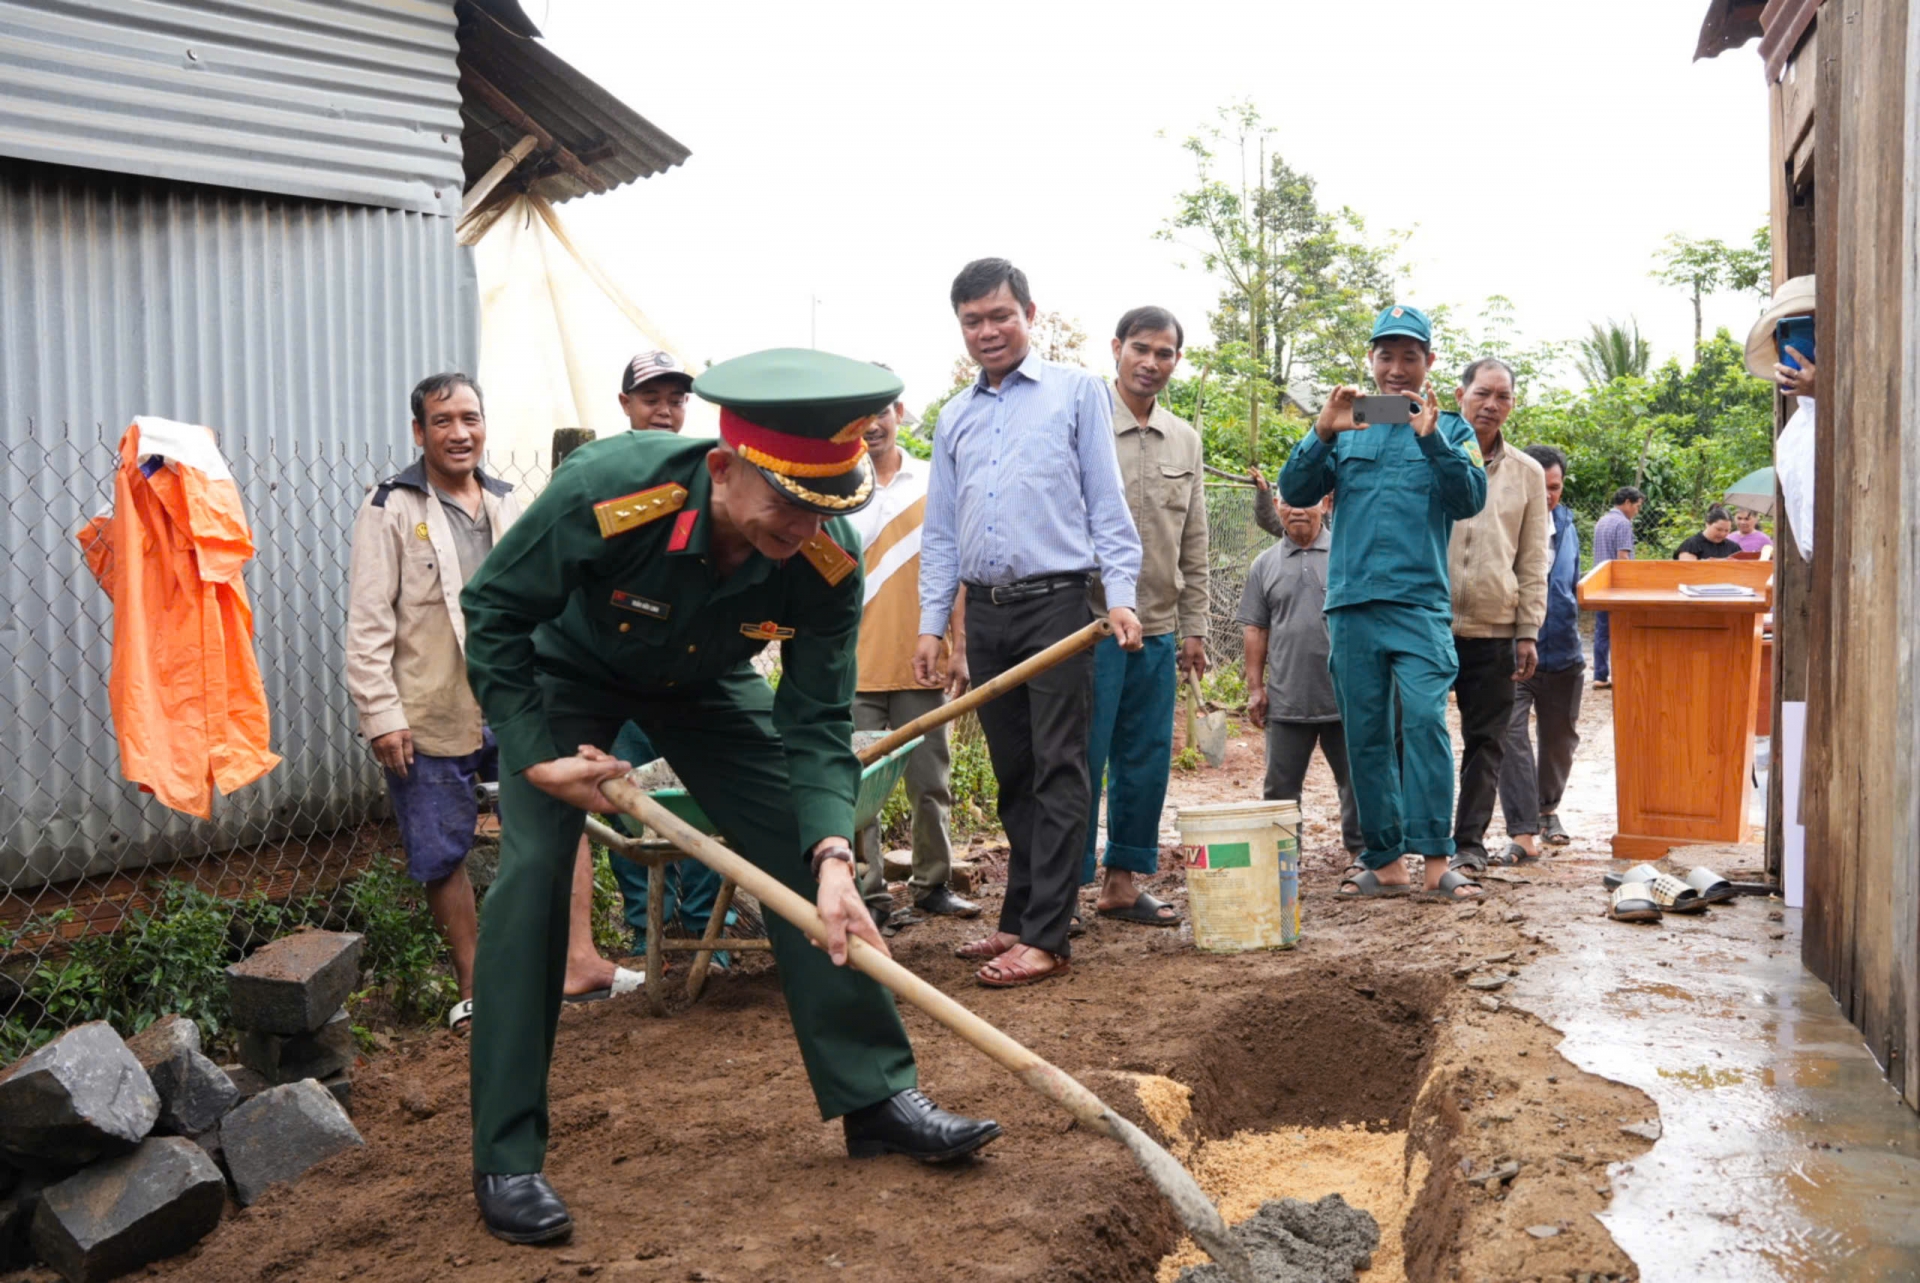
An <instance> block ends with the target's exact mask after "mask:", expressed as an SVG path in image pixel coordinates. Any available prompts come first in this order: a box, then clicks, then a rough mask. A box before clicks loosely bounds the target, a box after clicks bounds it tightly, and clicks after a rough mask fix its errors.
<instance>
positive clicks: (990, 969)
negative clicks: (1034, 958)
mask: <svg viewBox="0 0 1920 1283" xmlns="http://www.w3.org/2000/svg"><path fill="white" fill-rule="evenodd" d="M1047 956H1048V957H1050V958H1053V965H1052V966H1051V967H1048V968H1047V969H1046V970H1045V971H1042V970H1041V969H1040V968H1038V967H1036V966H1034V965H1033V964H1032V963H1029V962H1014V961H1012V960H1010V959H1007V958H1005V957H1000V958H995V959H994V960H993V961H992V962H989V963H988V964H987V965H986V966H984V967H982V968H980V970H978V971H976V972H974V973H973V978H974V979H975V980H978V981H979V982H980V983H981V984H982V985H984V986H986V987H987V988H989V989H1018V988H1020V987H1021V986H1022V985H1037V984H1039V983H1040V982H1041V981H1042V980H1051V979H1053V978H1054V977H1055V976H1064V975H1066V974H1067V973H1068V972H1070V971H1072V970H1073V963H1071V962H1069V961H1068V960H1067V959H1065V958H1060V957H1055V956H1054V955H1053V954H1048V955H1047Z"/></svg>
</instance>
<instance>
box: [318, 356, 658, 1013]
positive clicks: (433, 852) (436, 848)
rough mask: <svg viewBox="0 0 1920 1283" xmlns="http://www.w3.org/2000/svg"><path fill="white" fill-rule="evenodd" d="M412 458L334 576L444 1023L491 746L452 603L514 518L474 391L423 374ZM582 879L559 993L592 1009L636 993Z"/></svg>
mask: <svg viewBox="0 0 1920 1283" xmlns="http://www.w3.org/2000/svg"><path fill="white" fill-rule="evenodd" d="M412 410H413V439H414V443H415V444H416V445H418V446H419V447H420V450H421V454H420V457H419V458H418V459H416V460H414V462H413V463H412V464H411V465H409V466H408V467H407V468H406V469H405V470H404V471H402V472H400V473H399V474H398V475H396V476H393V477H389V478H388V479H387V480H385V481H383V482H381V483H380V484H379V485H377V486H375V487H374V488H373V489H372V490H371V491H370V492H369V493H368V495H367V498H366V501H365V502H364V503H362V504H361V505H360V511H359V514H358V515H357V516H356V517H355V518H354V523H353V560H352V563H351V568H350V570H349V576H348V603H347V690H348V693H349V694H350V695H352V697H353V704H354V708H355V710H356V711H357V712H358V713H359V715H360V733H361V734H362V735H364V736H366V738H367V742H368V743H369V744H370V745H371V746H372V748H373V755H374V757H375V758H376V759H378V760H379V763H380V766H381V769H382V770H383V771H384V772H385V774H386V780H387V793H388V796H389V798H390V799H391V800H392V803H393V814H394V820H395V822H396V823H397V824H398V825H399V828H400V840H401V844H402V845H403V846H404V847H405V849H406V853H407V874H408V876H409V877H411V878H413V880H414V881H416V882H419V883H421V884H422V885H423V886H424V887H425V888H426V895H427V905H428V908H429V909H431V911H432V913H433V920H434V922H435V923H436V924H437V925H438V926H439V928H440V930H441V932H442V933H443V934H444V935H445V936H446V938H447V948H448V950H449V952H451V953H452V955H453V972H454V977H455V979H456V980H457V981H458V982H459V985H460V1001H459V1003H457V1004H456V1005H455V1006H454V1008H453V1010H452V1011H450V1012H448V1013H447V1023H448V1025H449V1026H451V1027H453V1028H455V1029H463V1028H464V1027H465V1026H466V1024H467V1022H468V1021H469V1020H470V1019H471V1018H472V1015H473V953H474V946H475V943H476V941H477V940H478V938H479V921H478V917H477V915H476V913H475V911H474V897H473V884H472V883H471V882H470V881H468V879H467V866H466V860H467V854H468V852H469V851H471V850H472V848H473V836H474V829H475V825H476V823H477V822H478V820H479V802H478V800H477V792H476V790H477V787H478V785H479V783H480V782H481V781H482V780H483V779H490V778H492V777H493V775H494V773H495V772H494V763H495V759H496V756H497V754H496V751H495V749H494V744H493V735H492V732H490V731H489V730H488V729H487V727H486V725H485V723H484V722H483V721H482V719H481V716H480V705H479V704H478V703H476V702H475V700H474V698H473V691H472V689H471V688H470V687H469V686H468V685H467V661H466V654H465V646H466V621H465V619H464V618H463V617H462V615H461V612H460V590H461V588H463V587H464V586H465V585H466V582H467V580H468V579H469V578H470V577H471V576H472V574H473V572H474V571H475V570H477V569H479V566H480V562H481V561H482V560H483V559H484V558H485V557H486V555H487V553H488V552H489V551H490V550H491V549H492V547H493V544H494V540H495V539H497V538H498V537H499V536H500V535H501V534H503V533H504V532H505V531H506V529H507V527H509V526H510V525H512V524H513V522H514V519H515V518H517V517H518V516H519V515H520V505H519V503H518V501H517V500H515V499H514V497H513V487H512V486H510V485H508V484H507V483H506V482H504V481H501V480H498V479H497V478H494V477H489V476H487V475H486V474H485V473H484V472H483V471H481V467H480V461H481V456H482V453H483V452H484V450H485V448H486V442H487V419H486V410H485V408H484V406H483V405H482V403H481V399H480V388H479V385H477V384H476V383H474V381H473V380H472V379H470V378H468V377H467V376H466V375H464V374H436V375H433V376H431V377H430V378H427V379H423V380H422V381H421V382H420V385H419V386H418V387H416V388H414V390H413V397H412ZM592 897H593V871H592V865H591V864H590V863H588V862H587V860H586V858H585V856H584V855H583V856H582V858H581V860H580V862H579V865H578V866H577V867H576V868H575V870H574V902H573V929H572V933H571V936H570V948H569V952H568V959H567V992H568V993H569V994H571V995H575V996H584V995H590V994H598V995H604V994H605V993H607V992H610V991H611V990H612V989H613V988H615V987H616V986H617V985H618V984H619V982H620V981H622V980H623V979H628V978H630V980H629V983H628V985H627V987H632V985H634V984H637V983H638V982H639V976H638V974H637V973H633V972H627V973H625V976H622V975H621V974H620V969H618V968H615V967H614V966H613V964H612V963H610V962H608V961H607V960H606V959H604V958H602V957H600V955H599V954H597V953H595V952H594V949H593V932H592V930H591V927H590V925H589V922H588V916H589V912H590V910H591V908H592Z"/></svg>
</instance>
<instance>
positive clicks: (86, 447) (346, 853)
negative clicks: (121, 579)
mask: <svg viewBox="0 0 1920 1283" xmlns="http://www.w3.org/2000/svg"><path fill="white" fill-rule="evenodd" d="M118 436H119V434H118V432H117V431H113V430H107V429H92V430H89V431H86V432H84V433H83V432H79V431H67V430H65V429H60V430H55V431H41V430H37V429H36V430H33V431H29V432H27V433H25V434H24V435H22V436H20V437H19V438H18V441H19V443H18V444H17V445H15V446H13V447H12V448H11V449H9V450H7V451H5V452H4V453H0V495H3V496H4V498H5V505H4V509H0V523H4V524H0V531H4V537H5V541H6V542H5V546H6V548H7V550H8V554H9V555H8V557H7V559H6V563H5V568H4V576H5V578H4V584H5V593H6V612H5V618H4V620H3V621H0V654H4V656H5V658H6V659H7V660H8V661H10V662H9V663H8V664H7V666H6V670H5V676H4V679H0V751H4V752H6V753H7V754H8V756H9V757H10V758H11V759H12V761H13V767H12V769H11V770H9V771H6V772H4V773H0V1064H3V1063H5V1061H6V1060H8V1059H10V1058H11V1055H12V1054H17V1053H18V1052H19V1051H20V1050H22V1049H23V1048H24V1047H25V1046H30V1045H32V1044H33V1043H36V1042H40V1041H44V1039H45V1038H46V1037H48V1036H50V1035H51V1034H52V1033H53V1032H57V1030H58V1027H59V1026H60V1024H61V1022H62V1020H63V1019H65V1018H66V1017H65V1016H64V1015H63V1013H65V1012H69V1011H78V1012H82V1013H84V1011H85V1010H86V1007H85V1004H84V1003H80V1002H78V1001H77V997H76V995H74V994H72V993H71V992H67V991H68V990H71V989H72V987H73V986H75V985H78V984H98V983H102V982H101V980H100V978H99V977H98V976H96V975H91V974H83V973H82V972H81V971H79V970H77V969H75V968H73V967H71V966H69V965H66V960H67V959H68V957H69V955H70V954H72V953H73V952H74V951H75V945H76V942H80V941H84V940H87V939H88V938H89V937H98V936H100V935H101V934H103V933H108V932H119V933H121V934H122V935H126V934H128V933H131V934H134V935H136V936H145V935H150V934H154V933H159V932H164V931H165V930H167V929H168V927H167V923H168V917H169V915H177V914H178V913H179V912H180V909H181V906H182V904H184V903H187V902H188V901H189V900H193V902H194V903H201V902H203V900H204V897H216V898H218V899H219V900H224V901H231V902H233V903H235V904H243V903H251V904H257V905H262V906H284V905H286V904H289V903H291V902H298V903H299V904H300V905H301V912H302V915H303V916H304V919H305V920H322V921H324V920H329V919H339V918H342V917H344V915H345V910H346V908H347V907H348V903H349V901H350V899H351V897H352V896H353V887H354V884H355V883H356V881H357V880H358V879H359V878H361V877H362V876H363V875H365V874H366V873H367V872H368V871H369V870H375V869H379V870H383V871H385V872H387V873H391V872H392V870H393V869H394V868H395V867H396V861H397V859H398V857H399V843H398V840H397V835H396V833H395V831H394V829H393V827H392V825H391V823H390V820H389V812H388V805H387V800H386V795H385V788H384V784H383V781H382V778H381V774H380V771H379V768H378V767H377V765H376V764H375V762H374V761H373V758H372V756H371V754H370V752H369V751H368V749H367V747H366V744H365V742H364V741H363V740H362V739H361V738H360V736H359V734H358V718H357V715H356V713H355V711H354V708H353V702H352V700H351V698H350V697H349V695H348V692H347V686H346V678H345V668H344V632H345V624H346V610H347V598H348V584H347V577H348V563H349V558H350V552H351V542H352V528H353V521H354V514H355V513H356V511H357V510H358V508H359V506H360V503H361V502H362V500H363V499H364V498H365V495H366V492H367V490H368V489H369V488H370V487H371V486H372V485H374V484H375V483H377V482H378V481H380V480H382V479H384V478H386V477H390V476H392V475H394V474H395V473H397V472H398V471H400V470H401V469H402V468H403V467H405V466H406V465H407V464H408V463H410V462H411V461H412V458H413V452H412V451H411V450H410V449H406V448H403V447H402V446H398V445H397V446H396V447H395V448H394V449H392V450H367V451H363V452H359V453H345V452H343V453H341V454H339V455H328V456H325V457H319V456H316V455H314V454H301V453H296V452H291V451H282V450H278V449H275V448H273V447H271V446H270V447H269V449H268V450H267V451H266V452H265V453H264V454H260V455H254V454H251V453H236V454H230V455H229V456H228V457H227V463H228V465H229V467H230V468H231V469H232V471H233V474H234V479H235V481H236V483H237V485H238V487H239V489H240V492H241V495H242V499H243V502H244V504H245V510H246V514H247V517H248V520H249V523H250V525H251V527H252V532H253V538H254V544H255V554H254V557H253V559H252V561H251V562H249V564H248V565H247V567H246V569H245V572H244V574H245V581H246V586H247V593H248V596H249V597H250V599H251V601H252V604H253V610H254V651H255V655H256V657H257V659H258V661H259V665H260V671H261V678H262V681H263V683H264V686H265V688H266V694H267V702H268V707H269V709H270V712H271V719H272V725H271V741H270V743H271V747H272V749H273V751H274V752H276V753H278V754H279V755H280V756H281V757H282V759H283V761H282V762H281V764H280V765H279V766H277V767H276V768H274V770H273V771H271V772H270V773H269V774H268V775H266V776H265V777H264V778H262V779H260V780H258V781H256V782H255V783H253V784H251V785H248V786H247V787H245V788H243V789H241V790H239V791H237V792H236V793H234V794H233V795H231V796H216V797H215V800H214V807H213V814H212V817H211V818H210V819H206V820H201V819H197V818H195V817H191V816H187V815H183V814H181V813H179V812H175V811H172V810H169V809H168V808H167V807H165V806H163V805H162V804H161V803H160V802H159V801H158V800H156V799H155V798H153V797H151V796H149V795H147V794H144V793H143V792H141V791H140V790H139V789H138V788H137V787H136V786H134V785H132V784H130V783H129V782H127V781H126V779H125V778H124V777H123V776H122V774H121V769H120V753H119V748H118V745H117V742H116V740H115V736H114V728H113V719H112V710H111V707H110V703H109V678H110V675H111V671H112V645H113V602H112V601H111V600H110V599H109V598H108V596H107V594H106V592H105V591H104V590H103V589H102V588H101V587H100V586H99V584H98V583H96V582H95V580H94V577H93V575H92V574H91V573H90V572H89V570H88V568H87V565H86V561H85V558H84V556H83V552H82V548H81V544H80V542H79V541H78V540H77V539H76V537H75V536H76V532H78V531H79V530H80V528H81V527H82V526H83V525H84V524H85V523H86V522H87V521H88V520H90V519H91V518H92V517H94V516H97V515H102V514H105V513H107V512H110V511H111V510H112V508H113V477H114V472H115V469H116V468H117V467H118V465H119V457H118V451H117V441H118ZM545 465H546V461H545V460H544V459H535V458H528V459H502V458H499V457H497V456H496V457H492V458H490V459H489V461H488V470H489V471H490V472H491V473H492V474H493V475H496V476H499V477H501V478H502V479H504V480H507V481H509V482H512V483H514V484H515V485H516V487H517V489H518V490H519V493H520V496H521V498H522V500H523V502H524V501H527V500H530V499H531V497H532V491H533V490H534V489H535V488H536V487H537V486H539V485H541V484H544V481H545V478H546V474H547V469H546V466H545ZM195 896H199V897H202V899H199V900H194V899H193V897H195ZM236 920H237V919H236ZM235 929H238V928H235ZM131 943H132V944H134V945H135V946H137V945H138V944H139V943H141V942H140V941H138V940H136V941H133V942H131Z"/></svg>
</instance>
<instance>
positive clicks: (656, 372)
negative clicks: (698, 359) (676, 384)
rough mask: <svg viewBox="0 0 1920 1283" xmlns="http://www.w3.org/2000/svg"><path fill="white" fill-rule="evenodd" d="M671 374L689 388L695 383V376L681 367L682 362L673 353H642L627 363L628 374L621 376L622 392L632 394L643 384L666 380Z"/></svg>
mask: <svg viewBox="0 0 1920 1283" xmlns="http://www.w3.org/2000/svg"><path fill="white" fill-rule="evenodd" d="M669 374H671V375H672V376H673V377H674V378H676V379H681V380H683V381H685V382H686V383H687V384H688V385H689V386H691V385H692V383H693V376H692V375H691V374H688V373H687V372H686V370H685V369H683V368H682V367H681V365H680V362H679V361H678V360H676V359H675V358H674V355H673V353H671V352H642V353H641V354H640V355H638V356H636V357H634V358H633V360H631V361H628V362H627V370H626V373H625V374H622V375H621V376H620V390H621V391H622V392H631V391H633V390H634V389H635V388H637V387H639V386H640V385H641V384H642V383H649V382H652V381H653V380H654V379H660V378H665V377H666V376H667V375H669Z"/></svg>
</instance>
